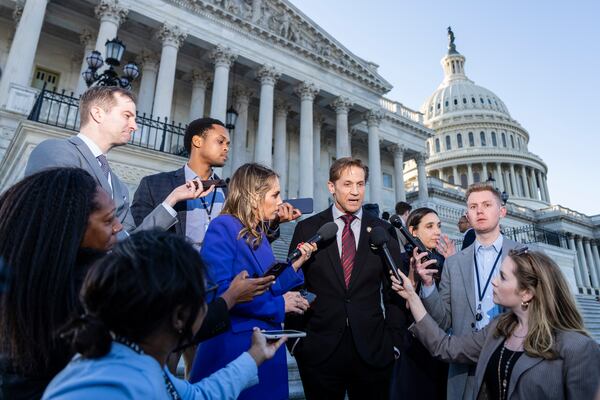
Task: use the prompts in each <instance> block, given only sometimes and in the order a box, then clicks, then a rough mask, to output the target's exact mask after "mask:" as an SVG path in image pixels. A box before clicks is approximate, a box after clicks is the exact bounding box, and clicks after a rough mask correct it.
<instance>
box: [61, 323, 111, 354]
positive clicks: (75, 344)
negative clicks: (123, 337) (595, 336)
mask: <svg viewBox="0 0 600 400" xmlns="http://www.w3.org/2000/svg"><path fill="white" fill-rule="evenodd" d="M60 337H61V338H62V339H64V340H66V341H68V342H70V343H71V348H72V350H73V351H74V352H75V353H80V354H81V355H82V356H83V357H85V358H100V357H102V356H105V355H106V354H108V352H109V351H110V346H111V343H112V337H111V334H110V331H109V330H108V328H107V327H106V325H105V324H104V322H102V320H101V319H100V318H98V317H97V316H96V315H93V314H88V313H85V314H83V315H81V316H79V317H77V318H75V319H73V320H72V321H71V322H69V324H67V326H66V327H65V329H64V330H63V331H62V332H61V334H60Z"/></svg>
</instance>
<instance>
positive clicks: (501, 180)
mask: <svg viewBox="0 0 600 400" xmlns="http://www.w3.org/2000/svg"><path fill="white" fill-rule="evenodd" d="M496 179H497V181H496V182H497V183H498V190H500V193H502V192H504V191H506V189H505V188H504V176H502V164H500V163H496Z"/></svg>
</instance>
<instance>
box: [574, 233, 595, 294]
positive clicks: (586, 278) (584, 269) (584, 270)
mask: <svg viewBox="0 0 600 400" xmlns="http://www.w3.org/2000/svg"><path fill="white" fill-rule="evenodd" d="M575 242H576V245H577V256H578V257H579V266H580V268H581V279H582V282H583V285H584V286H585V287H588V288H589V287H592V284H591V282H590V272H589V269H588V265H587V261H586V259H585V252H584V250H583V244H582V243H581V242H582V241H581V237H580V236H578V237H577V238H576V239H575Z"/></svg>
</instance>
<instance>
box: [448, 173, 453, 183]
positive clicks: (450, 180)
mask: <svg viewBox="0 0 600 400" xmlns="http://www.w3.org/2000/svg"><path fill="white" fill-rule="evenodd" d="M448 182H450V183H451V184H453V185H454V175H450V176H449V177H448Z"/></svg>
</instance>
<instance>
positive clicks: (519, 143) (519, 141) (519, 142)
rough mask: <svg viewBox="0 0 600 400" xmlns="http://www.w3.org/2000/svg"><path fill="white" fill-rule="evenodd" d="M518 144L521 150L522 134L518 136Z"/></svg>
mask: <svg viewBox="0 0 600 400" xmlns="http://www.w3.org/2000/svg"><path fill="white" fill-rule="evenodd" d="M517 145H518V148H519V150H521V137H520V136H517Z"/></svg>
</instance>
